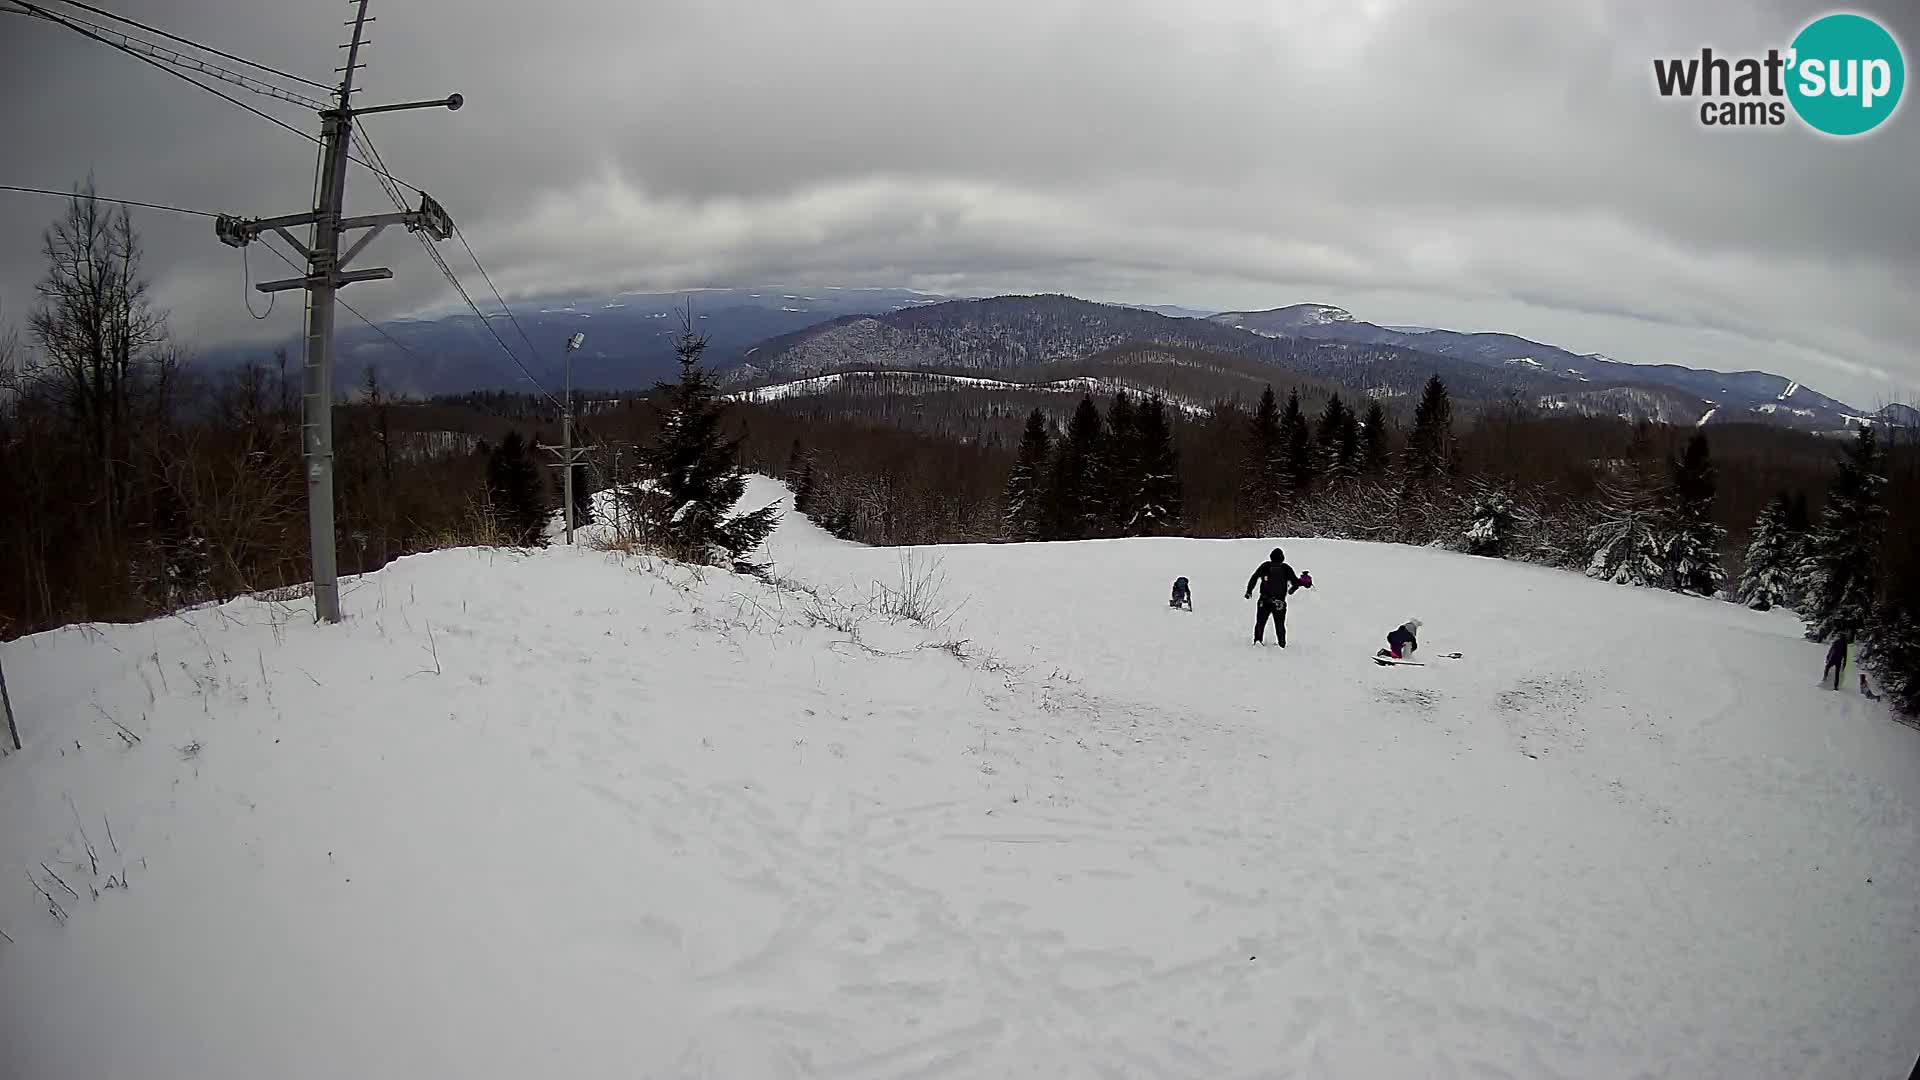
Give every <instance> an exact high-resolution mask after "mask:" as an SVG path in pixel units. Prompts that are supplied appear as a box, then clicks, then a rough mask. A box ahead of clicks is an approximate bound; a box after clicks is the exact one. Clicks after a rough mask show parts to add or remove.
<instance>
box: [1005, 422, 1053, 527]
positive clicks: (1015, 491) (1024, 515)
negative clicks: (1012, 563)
mask: <svg viewBox="0 0 1920 1080" xmlns="http://www.w3.org/2000/svg"><path fill="white" fill-rule="evenodd" d="M1052 457H1053V430H1052V427H1051V425H1049V424H1048V422H1047V414H1046V413H1044V412H1041V411H1040V410H1039V409H1035V410H1033V412H1031V413H1029V414H1028V416H1027V426H1026V430H1025V431H1023V432H1021V435H1020V451H1019V456H1018V457H1016V458H1015V459H1014V462H1013V471H1012V472H1011V473H1010V474H1008V476H1007V500H1006V505H1007V509H1006V522H1007V535H1008V536H1009V537H1011V538H1012V539H1015V540H1038V539H1040V538H1041V537H1042V536H1044V535H1045V534H1046V531H1047V466H1048V462H1049V461H1050V460H1051V459H1052Z"/></svg>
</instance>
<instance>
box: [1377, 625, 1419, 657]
mask: <svg viewBox="0 0 1920 1080" xmlns="http://www.w3.org/2000/svg"><path fill="white" fill-rule="evenodd" d="M1419 635H1420V620H1419V619H1408V620H1407V621H1406V622H1403V623H1401V624H1400V626H1399V627H1398V628H1397V629H1395V630H1394V631H1393V632H1392V633H1390V634H1388V635H1387V647H1386V648H1384V649H1381V650H1380V652H1379V655H1381V656H1391V657H1393V658H1394V659H1395V660H1405V659H1406V658H1407V657H1409V656H1412V655H1413V653H1414V650H1416V649H1418V648H1419V647H1420V642H1419V640H1418V638H1419Z"/></svg>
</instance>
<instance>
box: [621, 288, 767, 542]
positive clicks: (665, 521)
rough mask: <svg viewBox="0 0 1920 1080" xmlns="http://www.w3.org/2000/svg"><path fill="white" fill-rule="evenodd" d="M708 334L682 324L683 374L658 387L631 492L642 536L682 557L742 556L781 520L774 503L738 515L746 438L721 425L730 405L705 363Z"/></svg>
mask: <svg viewBox="0 0 1920 1080" xmlns="http://www.w3.org/2000/svg"><path fill="white" fill-rule="evenodd" d="M706 348H707V342H706V339H705V338H704V337H702V336H700V335H698V334H696V333H694V331H693V329H692V327H691V325H690V323H689V324H683V326H682V327H681V331H680V336H679V338H678V340H677V341H676V342H675V345H674V351H675V354H676V355H677V356H678V358H679V361H680V379H679V381H678V382H674V383H662V384H661V385H660V386H659V387H657V388H656V393H657V395H658V398H659V400H660V402H661V406H660V407H661V409H662V415H661V418H660V429H659V433H658V434H657V435H656V436H655V438H654V440H653V442H652V443H651V444H650V445H648V446H647V447H646V448H645V450H644V452H643V453H642V455H641V477H642V478H641V481H640V482H639V483H638V484H636V485H634V488H633V490H632V491H631V492H630V493H628V496H627V498H628V500H629V502H630V505H631V508H632V512H633V519H634V522H635V525H636V529H637V532H638V535H639V538H640V539H641V540H642V541H643V542H644V543H646V544H648V545H650V546H652V547H655V548H656V549H658V550H660V551H661V552H663V553H666V554H668V555H671V556H672V557H674V558H677V559H683V560H685V561H688V562H698V563H721V562H727V561H731V560H737V559H739V558H740V557H741V556H743V555H745V554H746V553H748V552H750V551H752V550H753V549H754V548H757V547H759V546H760V544H761V542H762V541H764V540H765V539H766V538H767V535H768V534H769V533H771V532H772V531H773V527H774V525H775V524H777V523H778V520H779V515H778V514H777V513H776V512H775V510H774V508H773V507H770V506H768V507H762V508H760V509H757V510H752V511H749V512H747V513H742V514H736V513H734V512H733V510H734V507H735V506H737V505H738V504H739V502H740V497H741V496H742V495H743V494H745V493H746V490H747V472H746V469H744V468H743V467H742V466H741V464H740V444H741V441H742V440H741V438H740V437H738V436H736V437H734V438H727V437H726V435H725V433H724V432H723V431H722V430H721V419H722V417H723V416H724V414H725V411H726V410H725V405H724V403H723V402H721V400H720V396H719V393H718V391H717V390H716V389H715V387H714V384H713V380H712V377H711V376H709V375H708V374H707V372H706V371H705V370H704V369H702V367H701V366H700V361H701V358H702V356H703V354H704V353H705V352H706Z"/></svg>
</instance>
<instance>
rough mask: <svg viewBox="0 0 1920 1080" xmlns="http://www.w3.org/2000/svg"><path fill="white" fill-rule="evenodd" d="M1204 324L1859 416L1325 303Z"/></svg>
mask: <svg viewBox="0 0 1920 1080" xmlns="http://www.w3.org/2000/svg"><path fill="white" fill-rule="evenodd" d="M1210 320H1211V321H1213V322H1217V323H1220V324H1221V325H1224V326H1234V327H1238V328H1240V329H1242V330H1246V331H1249V332H1252V333H1256V334H1265V335H1270V336H1292V337H1306V338H1314V339H1317V340H1326V341H1354V342H1365V343H1368V344H1382V345H1398V346H1401V347H1403V348H1409V349H1416V350H1418V351H1420V352H1427V353H1433V354H1435V355H1437V356H1445V357H1449V358H1452V359H1456V360H1465V361H1468V362H1471V363H1476V364H1481V365H1484V366H1490V367H1491V366H1526V367H1530V368H1532V369H1534V370H1537V371H1540V372H1544V373H1551V374H1555V375H1559V376H1563V377H1565V378H1569V379H1572V380H1575V381H1578V382H1586V383H1602V384H1607V385H1616V386H1617V385H1629V384H1639V385H1644V386H1657V387H1664V388H1667V389H1671V390H1678V391H1682V392H1684V393H1687V394H1691V395H1693V396H1695V397H1698V398H1699V399H1700V400H1701V402H1702V403H1703V404H1705V405H1706V406H1707V407H1708V408H1709V410H1724V411H1725V413H1724V415H1716V419H1717V420H1718V421H1719V422H1721V423H1726V422H1729V421H1731V420H1733V419H1734V418H1735V417H1736V416H1737V417H1740V418H1742V419H1747V420H1760V421H1762V422H1776V423H1785V424H1787V425H1788V426H1796V427H1799V426H1805V427H1817V428H1821V429H1824V430H1843V429H1844V428H1845V427H1846V426H1847V425H1848V424H1849V423H1850V422H1854V423H1857V422H1858V421H1859V419H1860V418H1862V417H1863V416H1866V415H1867V414H1865V413H1863V412H1862V411H1861V410H1858V409H1855V408H1853V407H1852V406H1849V405H1847V404H1845V403H1844V402H1841V401H1839V400H1836V399H1834V398H1831V397H1828V396H1826V395H1824V394H1821V393H1818V392H1816V391H1813V390H1810V389H1808V388H1807V387H1805V386H1803V385H1801V384H1800V383H1798V382H1796V381H1794V380H1792V379H1789V378H1786V377H1785V376H1782V375H1774V374H1772V373H1770V372H1764V371H1736V372H1722V371H1709V370H1701V369H1698V368H1689V367H1683V366H1681V365H1678V364H1624V363H1621V362H1620V361H1618V360H1614V359H1612V358H1610V357H1607V356H1604V355H1602V354H1600V353H1575V352H1572V351H1569V350H1567V349H1562V348H1559V347H1558V346H1554V345H1547V344H1544V343H1542V342H1538V341H1531V340H1529V339H1527V338H1523V337H1517V336H1515V335H1513V334H1500V333H1461V332H1459V331H1456V330H1441V329H1429V328H1424V327H1423V328H1418V329H1413V328H1399V329H1396V328H1393V327H1386V326H1379V325H1376V324H1374V323H1369V322H1362V321H1360V320H1358V319H1356V318H1354V316H1353V315H1352V314H1351V313H1350V312H1347V311H1346V310H1344V309H1342V308H1338V307H1334V306H1333V305H1331V304H1295V305H1292V306H1291V307H1284V308H1274V309H1272V310H1269V311H1227V312H1221V313H1219V314H1217V315H1213V316H1210ZM1849 417H1851V418H1852V420H1851V421H1850V420H1849V419H1848V418H1849ZM1788 418H1791V419H1788ZM1799 421H1806V423H1800V422H1799Z"/></svg>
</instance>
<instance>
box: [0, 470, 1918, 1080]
mask: <svg viewBox="0 0 1920 1080" xmlns="http://www.w3.org/2000/svg"><path fill="white" fill-rule="evenodd" d="M768 502H772V503H776V504H779V505H783V506H785V505H790V503H789V500H788V497H787V494H786V492H785V491H784V489H783V488H781V487H779V486H778V485H775V484H773V483H772V482H770V481H764V480H757V481H755V483H754V484H753V486H752V487H751V489H750V490H749V492H748V496H747V499H746V500H745V505H750V506H758V505H761V504H763V503H768ZM1273 543H1274V542H1273V541H1271V540H1265V539H1260V540H1245V541H1199V540H1183V539H1151V540H1113V541H1091V542H1086V543H1078V544H1041V545H983V546H978V547H965V548H941V549H919V550H913V551H902V550H883V549H870V548H863V547H859V546H856V545H852V544H846V543H842V542H839V541H836V540H833V539H832V538H830V537H827V536H826V535H825V534H823V533H822V532H821V531H820V530H818V529H816V528H814V527H813V526H812V525H811V524H809V523H808V522H806V521H805V520H804V519H802V518H798V517H795V516H792V515H789V516H788V517H787V518H786V519H785V521H784V522H783V524H782V525H781V527H780V529H779V530H778V531H777V532H776V533H775V534H774V537H773V538H772V540H771V541H770V544H769V547H768V550H767V552H766V556H767V557H768V558H769V559H770V560H771V562H772V563H773V566H774V577H775V579H776V580H777V581H779V582H780V583H781V584H778V585H776V584H770V583H768V582H765V581H761V580H757V579H754V578H748V577H740V576H736V575H733V574H729V573H724V572H718V571H706V572H703V573H699V574H695V573H693V572H691V571H689V570H687V569H685V568H680V567H675V566H672V565H668V564H662V563H659V562H656V561H652V560H646V559H641V558H637V557H636V558H623V557H620V556H616V555H610V554H606V553H600V552H595V551H590V550H585V549H578V550H563V549H549V550H544V551H538V552H534V553H530V554H522V553H512V554H510V553H506V552H497V551H485V550H455V551H443V552H437V553H433V554H427V555H416V556H410V557H408V558H404V559H401V560H399V561H398V562H396V563H394V564H392V565H391V566H389V567H387V568H386V569H384V570H381V571H379V572H377V573H374V574H370V575H367V576H365V577H361V578H358V579H351V580H348V581H346V582H343V591H344V600H343V602H344V606H345V608H346V610H347V614H348V617H347V620H346V622H345V623H343V624H341V625H338V626H325V625H315V624H314V623H313V622H312V620H311V618H310V613H309V611H308V609H307V607H306V606H305V604H304V603H302V602H300V601H291V602H279V601H272V600H259V599H244V600H238V601H235V602H232V603H229V604H226V605H223V606H221V607H219V608H208V609H202V610H199V611H192V612H187V613H184V614H182V615H181V616H179V617H176V618H166V619H159V620H155V621H152V622H148V623H143V624H138V625H126V626H106V625H102V626H74V627H68V628H66V629H62V630H59V631H54V632H50V633H45V634H39V635H34V636H30V637H27V638H23V639H20V640H18V641H14V642H10V643H7V644H5V645H4V646H0V664H4V668H5V671H6V675H7V682H8V687H9V690H10V691H11V697H12V702H13V706H14V709H15V711H16V712H17V713H18V714H19V718H20V728H21V733H22V735H23V737H24V739H25V742H26V749H25V750H24V752H21V753H15V754H8V755H6V756H4V757H0V821H4V822H5V823H6V827H5V828H4V829H0V880H5V881H8V882H11V884H10V885H8V886H6V887H4V888H0V933H4V936H3V937H0V1017H4V1018H5V1020H4V1025H5V1027H4V1031H5V1037H4V1038H0V1075H4V1076H9V1077H12V1076H19V1077H119V1076H141V1077H156V1078H168V1080H172V1078H186V1077H195V1078H201V1077H207V1078H241V1077H247V1078H252V1077H265V1076H273V1077H287V1078H308V1077H312V1078H316V1080H317V1078H323V1077H324V1078H332V1077H342V1076H461V1077H475V1078H488V1077H502V1078H505V1077H523V1076H527V1075H547V1074H551V1075H559V1076H724V1077H729V1078H758V1077H792V1076H837V1077H879V1076H935V1075H941V1076H1004V1075H1013V1074H1037V1075H1045V1076H1050V1077H1080V1076H1089V1077H1090V1076H1101V1075H1167V1076H1230V1075H1253V1074H1261V1075H1266V1074H1292V1075H1303V1076H1334V1077H1369V1078H1371V1077H1392V1076H1411V1075H1444V1076H1527V1077H1534V1076H1568V1077H1602V1076H1608V1077H1612V1076H1636V1075H1674V1076H1740V1077H1751V1078H1761V1080H1766V1078H1772V1077H1807V1076H1821V1077H1829V1076H1831V1077H1855V1076H1888V1075H1902V1074H1903V1073H1904V1072H1905V1071H1906V1070H1907V1069H1908V1068H1910V1063H1911V1061H1912V1057H1913V1053H1914V1045H1913V1042H1912V1038H1913V1032H1914V1031H1915V1030H1917V1029H1920V1008H1917V1007H1916V1005H1917V1003H1916V999H1915V996H1914V991H1913V981H1912V972H1913V971H1914V969H1915V967H1916V965H1917V964H1920V939H1917V938H1916V937H1915V935H1914V933H1913V897H1914V896H1915V895H1916V892H1920V845H1916V840H1915V838H1916V835H1920V833H1917V829H1920V796H1916V794H1915V793H1916V792H1920V737H1916V734H1915V733H1914V732H1913V731H1912V730H1910V729H1908V728H1905V727H1902V726H1900V725H1897V724H1893V723H1890V722H1889V721H1888V719H1887V714H1886V712H1885V709H1884V707H1883V706H1882V705H1879V704H1876V703H1871V702H1868V701H1866V700H1865V699H1863V698H1861V697H1859V696H1858V695H1855V694H1851V693H1844V694H1843V693H1833V692H1831V691H1823V690H1820V689H1818V688H1817V687H1816V686H1815V677H1816V674H1817V672H1818V669H1819V666H1820V659H1821V647H1820V646H1817V645H1813V644H1809V643H1808V642H1806V641H1804V640H1802V639H1801V637H1800V635H1799V632H1798V624H1797V623H1796V622H1795V621H1794V619H1793V618H1792V617H1791V616H1790V615H1788V614H1786V613H1783V612H1777V611H1776V612H1771V613H1766V614H1761V613H1756V612H1752V611H1748V610H1745V609H1743V608H1740V607H1737V606H1734V605H1730V604H1718V603H1713V602H1710V601H1705V600H1699V599H1689V598H1685V597H1681V596H1677V595H1674V594H1670V593H1660V592H1653V591H1647V590H1636V589H1626V588H1619V587H1614V586H1609V585H1604V584H1600V583H1596V582H1593V581H1589V580H1586V579H1584V578H1580V577H1577V576H1572V575H1567V574H1563V573H1558V572H1555V571H1551V570H1546V569H1542V568H1538V567H1531V566H1522V565H1514V564H1509V563H1503V562H1499V561H1494V560H1488V559H1477V558H1471V557H1467V556H1462V555H1454V554H1449V553H1445V552H1441V551H1436V550H1427V549H1414V548H1405V547H1382V546H1374V545H1368V544H1360V543H1349V542H1332V541H1288V542H1286V545H1285V546H1286V550H1287V555H1288V557H1289V559H1290V560H1291V562H1292V563H1293V565H1294V566H1295V567H1297V568H1300V569H1303V570H1310V571H1311V572H1312V573H1313V576H1314V578H1315V582H1316V586H1315V588H1314V589H1313V590H1311V591H1310V592H1306V593H1303V594H1300V595H1298V596H1296V597H1295V598H1294V601H1293V604H1292V610H1291V612H1290V616H1289V624H1290V625H1289V630H1290V640H1289V643H1288V644H1289V647H1288V648H1287V649H1286V650H1285V651H1281V650H1279V649H1275V648H1272V647H1267V648H1263V649H1256V648H1254V647H1253V646H1251V645H1250V644H1249V643H1248V641H1247V638H1248V633H1247V630H1248V627H1247V622H1248V619H1249V618H1250V614H1251V613H1250V610H1249V607H1248V605H1246V604H1244V603H1243V602H1241V601H1240V600H1239V599H1236V598H1235V597H1234V595H1233V594H1234V593H1236V592H1239V591H1240V590H1241V588H1242V586H1243V585H1244V583H1245V579H1246V575H1247V573H1248V572H1249V571H1250V570H1251V569H1252V568H1253V566H1254V565H1255V564H1256V563H1257V562H1258V561H1259V560H1260V559H1261V558H1263V557H1264V556H1265V554H1266V551H1267V549H1268V548H1270V547H1271V546H1273ZM1177 575H1184V576H1187V577H1189V578H1190V579H1191V580H1192V582H1193V584H1194V600H1195V610H1194V611H1193V612H1191V613H1189V612H1184V611H1170V610H1169V609H1168V608H1167V606H1166V602H1165V596H1166V591H1167V588H1168V583H1169V582H1170V581H1171V580H1172V579H1173V578H1174V577H1175V576H1177ZM1409 597H1413V598H1416V599H1417V604H1416V605H1415V606H1413V607H1409V606H1408V603H1409V600H1408V598H1409ZM908 609H914V611H915V612H917V614H918V618H917V619H915V618H909V617H907V615H908ZM1409 616H1420V617H1423V618H1424V619H1425V621H1426V624H1427V625H1426V630H1425V633H1424V635H1423V639H1422V644H1423V646H1424V650H1423V651H1425V652H1427V653H1428V654H1430V657H1431V658H1430V660H1429V662H1428V664H1427V666H1425V667H1418V668H1414V667H1406V668H1379V667H1375V666H1374V665H1372V664H1371V663H1369V662H1368V659H1367V658H1368V656H1369V655H1370V654H1371V653H1372V652H1373V650H1374V649H1375V648H1376V647H1377V646H1378V645H1379V644H1380V643H1381V639H1382V636H1383V635H1384V633H1385V632H1386V631H1387V630H1388V629H1389V628H1391V627H1392V626H1394V625H1396V624H1397V623H1399V622H1401V621H1403V620H1405V619H1407V618H1408V617H1409ZM1449 652H1460V653H1463V654H1464V657H1463V658H1461V659H1446V658H1444V657H1443V656H1441V655H1439V654H1444V653H1449ZM1676 657H1686V658H1688V659H1687V661H1686V662H1685V663H1676V662H1675V658H1676ZM1849 678H1851V674H1849Z"/></svg>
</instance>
